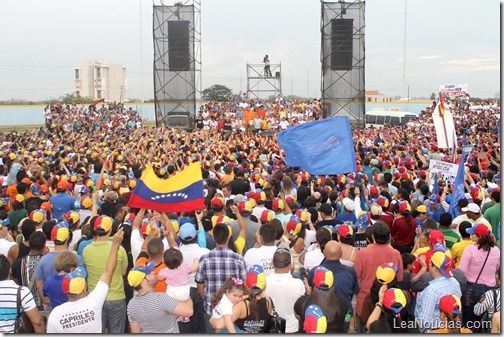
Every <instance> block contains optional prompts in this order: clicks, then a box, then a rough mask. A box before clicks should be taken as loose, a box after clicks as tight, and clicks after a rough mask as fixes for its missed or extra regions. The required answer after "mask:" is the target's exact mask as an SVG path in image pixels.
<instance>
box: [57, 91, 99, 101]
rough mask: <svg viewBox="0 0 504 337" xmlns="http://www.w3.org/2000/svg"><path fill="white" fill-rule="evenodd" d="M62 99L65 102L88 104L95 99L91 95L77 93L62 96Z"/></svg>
mask: <svg viewBox="0 0 504 337" xmlns="http://www.w3.org/2000/svg"><path fill="white" fill-rule="evenodd" d="M61 101H62V102H63V103H65V104H74V103H75V104H87V103H91V102H92V101H93V100H92V99H91V98H89V97H81V96H77V95H75V93H74V92H73V93H71V94H66V95H65V96H63V97H62V98H61Z"/></svg>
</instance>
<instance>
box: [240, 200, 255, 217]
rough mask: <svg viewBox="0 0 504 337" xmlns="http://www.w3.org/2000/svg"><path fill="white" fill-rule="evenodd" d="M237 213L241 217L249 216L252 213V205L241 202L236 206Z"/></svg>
mask: <svg viewBox="0 0 504 337" xmlns="http://www.w3.org/2000/svg"><path fill="white" fill-rule="evenodd" d="M238 211H239V212H240V214H241V215H243V216H249V215H250V213H252V204H251V203H250V202H249V201H241V202H240V203H239V204H238Z"/></svg>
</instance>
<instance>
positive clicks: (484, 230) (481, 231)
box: [466, 223, 492, 236]
mask: <svg viewBox="0 0 504 337" xmlns="http://www.w3.org/2000/svg"><path fill="white" fill-rule="evenodd" d="M466 233H467V234H476V235H479V236H487V235H490V234H492V232H490V230H489V229H488V227H487V226H486V225H485V224H482V223H480V224H476V225H474V226H472V227H471V228H467V229H466Z"/></svg>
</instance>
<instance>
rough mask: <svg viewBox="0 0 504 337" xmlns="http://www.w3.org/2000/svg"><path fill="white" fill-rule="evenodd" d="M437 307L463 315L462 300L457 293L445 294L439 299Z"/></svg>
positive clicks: (450, 312)
mask: <svg viewBox="0 0 504 337" xmlns="http://www.w3.org/2000/svg"><path fill="white" fill-rule="evenodd" d="M436 309H439V310H441V311H443V312H446V313H449V314H457V315H462V311H461V309H462V302H461V301H460V298H459V297H458V296H456V295H445V296H443V297H441V298H440V299H439V303H438V304H436Z"/></svg>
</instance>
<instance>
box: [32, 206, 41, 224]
mask: <svg viewBox="0 0 504 337" xmlns="http://www.w3.org/2000/svg"><path fill="white" fill-rule="evenodd" d="M44 215H45V211H44V210H42V209H35V210H33V211H31V212H30V215H29V218H30V219H31V220H33V221H35V222H36V223H38V224H39V223H40V222H42V220H44Z"/></svg>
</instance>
